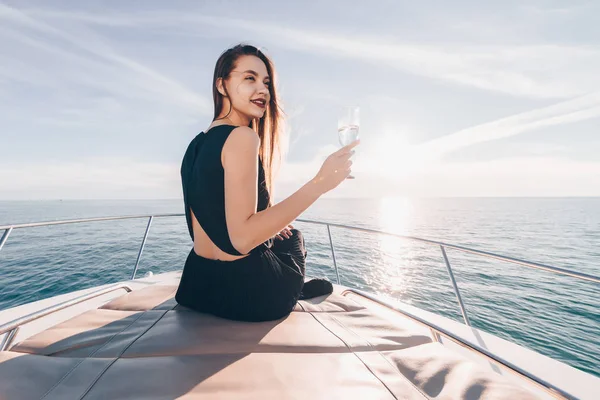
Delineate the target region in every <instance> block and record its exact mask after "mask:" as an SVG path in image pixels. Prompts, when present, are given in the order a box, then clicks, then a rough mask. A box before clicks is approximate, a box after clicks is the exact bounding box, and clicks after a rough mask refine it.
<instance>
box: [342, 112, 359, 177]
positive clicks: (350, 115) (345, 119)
mask: <svg viewBox="0 0 600 400" xmlns="http://www.w3.org/2000/svg"><path fill="white" fill-rule="evenodd" d="M359 111H360V109H359V107H358V106H347V107H342V110H341V111H340V114H339V117H338V138H339V139H340V144H341V145H342V147H343V146H346V145H349V144H350V143H352V142H354V141H355V140H357V139H358V126H359V125H360V116H359ZM346 179H354V176H352V175H348V177H347V178H346Z"/></svg>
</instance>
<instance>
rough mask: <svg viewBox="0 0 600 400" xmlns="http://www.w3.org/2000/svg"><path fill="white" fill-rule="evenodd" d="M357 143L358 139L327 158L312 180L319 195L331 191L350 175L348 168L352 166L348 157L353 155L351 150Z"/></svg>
mask: <svg viewBox="0 0 600 400" xmlns="http://www.w3.org/2000/svg"><path fill="white" fill-rule="evenodd" d="M359 143H360V139H358V140H355V141H354V142H352V143H350V144H349V145H347V146H344V147H342V148H341V149H339V150H338V151H336V152H335V153H332V154H330V155H329V157H327V159H326V160H325V162H324V163H323V165H322V166H321V169H320V170H319V173H317V176H316V177H315V178H314V179H313V180H312V182H313V183H315V184H316V185H317V187H319V190H320V192H321V194H325V193H327V192H328V191H330V190H331V189H334V188H336V187H337V186H338V185H339V184H340V183H342V181H344V179H346V177H347V176H348V175H350V167H351V166H352V161H351V160H350V157H352V154H354V151H353V150H352V149H353V148H354V147H356V146H357V145H358V144H359Z"/></svg>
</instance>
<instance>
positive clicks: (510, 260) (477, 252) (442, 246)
mask: <svg viewBox="0 0 600 400" xmlns="http://www.w3.org/2000/svg"><path fill="white" fill-rule="evenodd" d="M183 216H185V214H183V213H178V214H154V215H125V216H115V217H97V218H83V219H70V220H60V221H46V222H34V223H25V224H15V225H4V226H0V231H4V233H3V235H2V238H1V239H0V250H2V247H3V246H4V244H5V243H6V241H7V240H8V237H9V236H10V234H11V232H12V231H13V230H14V229H23V228H33V227H41V226H51V225H64V224H76V223H89V222H99V221H115V220H124V219H142V218H147V219H148V224H147V225H146V231H145V233H144V237H143V239H142V243H141V245H140V249H139V251H138V255H137V259H136V261H135V265H134V267H133V271H132V273H131V277H130V279H131V280H133V279H135V276H136V274H137V270H138V266H139V264H140V259H141V257H142V253H143V251H144V247H145V245H146V239H147V238H148V233H149V232H150V227H151V225H152V221H153V220H154V219H155V218H165V217H183ZM296 221H297V222H302V223H308V224H314V225H322V226H325V227H326V229H327V235H328V237H329V246H330V250H331V257H332V260H333V267H334V269H335V275H336V280H337V283H338V284H340V283H341V281H340V274H339V270H338V265H337V260H336V257H335V246H334V244H333V239H332V236H331V228H332V227H335V228H341V229H349V230H352V231H358V232H365V233H370V234H378V235H385V236H391V237H395V238H398V239H402V240H408V241H413V242H419V243H423V244H426V245H430V246H437V247H439V248H440V250H441V253H442V256H443V258H444V263H445V265H446V269H447V271H448V276H449V278H450V281H451V283H452V288H453V289H454V294H455V296H456V299H457V301H458V305H459V307H460V311H461V313H462V316H463V320H464V323H465V324H466V325H467V326H471V322H470V320H469V317H468V314H467V310H466V307H465V304H464V302H463V300H462V297H461V295H460V289H459V288H458V284H457V283H456V279H455V278H454V273H453V271H452V265H451V264H450V260H449V258H448V255H447V253H446V249H454V250H458V251H460V252H463V253H470V254H475V255H478V256H482V257H485V258H492V259H496V260H500V261H505V262H508V263H513V264H518V265H521V266H524V267H527V268H534V269H540V270H544V271H549V272H552V273H555V274H560V275H566V276H570V277H573V278H577V279H580V280H586V281H591V282H594V283H598V284H600V277H599V276H595V275H591V274H586V273H583V272H578V271H573V270H569V269H566V268H559V267H554V266H551V265H547V264H541V263H536V262H531V261H526V260H522V259H518V258H514V257H508V256H504V255H500V254H496V253H491V252H488V251H483V250H476V249H472V248H468V247H464V246H459V245H455V244H450V243H445V242H440V241H436V240H430V239H424V238H420V237H416V236H409V235H401V234H397V233H392V232H386V231H382V230H377V229H370V228H363V227H358V226H351V225H344V224H337V223H333V222H324V221H314V220H310V219H304V218H298V219H296Z"/></svg>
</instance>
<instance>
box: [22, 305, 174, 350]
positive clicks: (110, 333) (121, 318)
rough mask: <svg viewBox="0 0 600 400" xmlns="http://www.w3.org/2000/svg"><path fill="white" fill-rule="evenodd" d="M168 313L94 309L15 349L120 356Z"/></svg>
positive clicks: (32, 338) (42, 333)
mask: <svg viewBox="0 0 600 400" xmlns="http://www.w3.org/2000/svg"><path fill="white" fill-rule="evenodd" d="M165 312H166V311H159V310H154V311H146V312H134V311H115V310H100V309H98V310H90V311H87V312H85V313H83V314H81V315H78V316H76V317H74V318H71V319H70V320H67V321H65V322H62V323H60V324H58V325H56V326H54V327H52V328H49V329H46V330H45V331H43V332H40V333H38V334H36V335H34V336H32V337H30V338H28V339H25V340H24V341H22V342H20V343H18V344H16V345H15V346H13V347H12V349H11V350H12V351H15V352H21V353H31V354H40V355H47V356H60V357H118V356H119V355H121V353H122V352H123V351H124V350H125V349H126V348H127V347H129V346H130V345H131V344H132V343H133V342H134V341H135V340H136V339H138V338H139V337H140V336H142V335H143V334H144V333H145V332H146V331H147V330H148V329H149V328H150V327H151V326H152V325H153V324H154V323H156V321H158V320H159V319H160V318H161V317H162V316H163V315H164V313H165Z"/></svg>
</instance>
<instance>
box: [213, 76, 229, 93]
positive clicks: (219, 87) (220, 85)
mask: <svg viewBox="0 0 600 400" xmlns="http://www.w3.org/2000/svg"><path fill="white" fill-rule="evenodd" d="M216 86H217V90H218V91H219V93H221V95H222V96H223V97H227V95H226V94H225V88H224V87H223V78H217V82H216Z"/></svg>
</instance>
